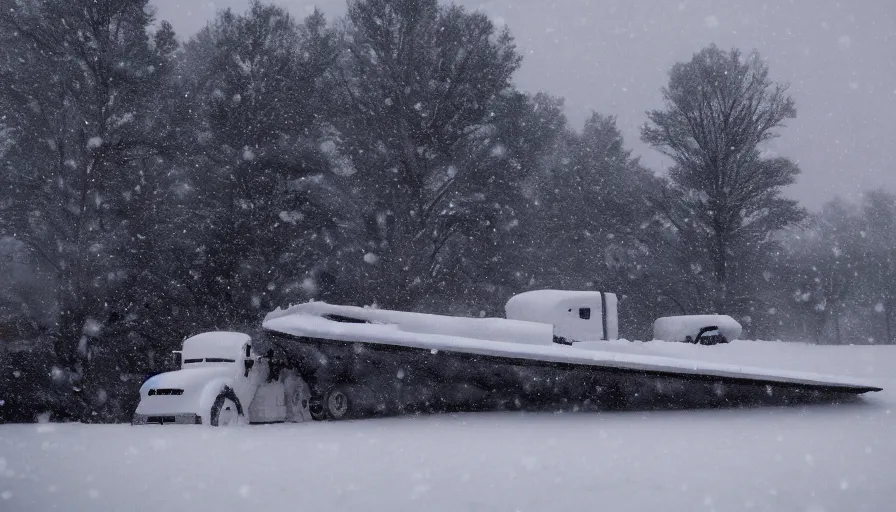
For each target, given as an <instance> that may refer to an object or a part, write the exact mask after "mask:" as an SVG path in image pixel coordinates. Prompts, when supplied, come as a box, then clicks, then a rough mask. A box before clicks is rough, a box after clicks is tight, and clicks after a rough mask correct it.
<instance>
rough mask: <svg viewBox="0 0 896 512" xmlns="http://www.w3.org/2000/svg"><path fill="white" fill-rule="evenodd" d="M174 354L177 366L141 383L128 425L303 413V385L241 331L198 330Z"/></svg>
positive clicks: (271, 418) (299, 417)
mask: <svg viewBox="0 0 896 512" xmlns="http://www.w3.org/2000/svg"><path fill="white" fill-rule="evenodd" d="M178 353H179V355H180V369H179V370H175V371H171V372H166V373H161V374H158V375H155V376H153V377H150V378H149V379H147V381H146V382H144V383H143V386H142V387H141V388H140V404H139V405H138V406H137V410H136V412H135V414H134V418H133V421H132V423H133V424H137V425H141V424H166V423H182V424H203V425H213V426H228V425H237V424H244V423H273V422H282V421H304V420H305V419H306V418H307V417H308V414H307V407H308V397H307V394H308V393H307V385H305V383H304V381H302V379H301V378H300V377H299V376H298V375H297V374H296V373H295V372H292V371H290V370H289V369H285V368H280V367H279V366H278V365H277V363H276V361H274V360H273V359H272V357H271V356H270V355H268V356H260V355H258V354H257V353H256V352H255V348H254V344H253V342H252V339H251V337H250V336H249V335H247V334H244V333H239V332H223V331H214V332H205V333H201V334H198V335H196V336H191V337H189V338H187V339H186V340H184V342H183V348H182V350H180V351H179V352H178Z"/></svg>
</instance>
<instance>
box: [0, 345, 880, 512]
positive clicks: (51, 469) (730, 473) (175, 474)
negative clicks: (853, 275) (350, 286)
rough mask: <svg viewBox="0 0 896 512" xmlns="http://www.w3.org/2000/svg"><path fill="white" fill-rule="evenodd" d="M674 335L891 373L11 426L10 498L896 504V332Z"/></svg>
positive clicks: (802, 361)
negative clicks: (210, 417)
mask: <svg viewBox="0 0 896 512" xmlns="http://www.w3.org/2000/svg"><path fill="white" fill-rule="evenodd" d="M650 345H652V344H650V343H648V344H644V346H639V345H638V344H630V345H627V347H628V349H630V350H635V351H637V350H646V349H648V348H649V347H650ZM672 345H673V344H664V345H662V346H661V348H660V349H659V350H672V351H674V352H681V351H684V352H687V353H691V352H694V353H696V352H697V351H696V350H692V349H703V350H701V351H699V352H700V353H701V354H703V355H704V356H706V358H707V359H710V360H720V361H726V362H728V363H730V362H731V358H739V357H741V356H744V357H746V358H747V359H748V360H749V362H750V363H751V364H759V365H765V366H769V365H775V366H780V367H782V368H785V369H790V370H794V371H809V372H825V373H843V374H847V375H850V376H852V377H855V378H860V379H869V380H874V381H877V382H880V383H881V384H882V385H883V387H884V388H885V389H884V391H883V392H880V393H873V394H870V395H866V398H865V399H864V400H863V401H862V402H860V403H855V404H849V405H838V406H801V407H773V408H772V407H766V408H754V409H739V410H696V411H695V410H692V411H651V412H641V411H627V412H614V413H606V412H605V413H590V412H589V413H576V412H566V413H519V412H513V413H510V412H506V413H477V414H472V413H471V414H457V415H429V416H428V415H423V416H406V417H397V418H385V419H372V420H359V421H350V422H336V423H317V422H313V423H305V424H283V425H264V426H261V425H259V426H243V427H236V428H231V429H214V428H212V427H207V426H174V425H166V426H147V427H131V426H129V425H105V426H97V425H77V424H58V425H54V424H40V425H5V426H0V510H2V511H4V512H19V511H49V510H65V511H93V510H128V511H135V512H142V511H147V512H150V511H151V512H156V511H158V510H192V511H197V512H204V511H215V512H221V511H231V510H232V511H245V510H328V511H350V510H351V511H354V510H389V511H419V510H427V511H459V510H465V511H466V510H471V511H486V510H488V511H491V510H499V511H517V510H519V511H556V510H591V509H595V508H599V509H600V510H613V511H650V512H655V511H663V512H678V511H682V512H684V511H688V512H690V511H712V510H716V511H769V512H770V511H785V510H786V511H800V512H821V511H825V512H838V511H844V512H852V511H886V510H893V504H894V503H896V471H894V461H896V442H894V440H896V392H894V390H896V346H811V345H804V344H797V343H772V342H746V341H740V342H738V344H732V345H731V346H725V347H693V346H672ZM714 348H723V349H725V350H722V351H716V350H712V349H714Z"/></svg>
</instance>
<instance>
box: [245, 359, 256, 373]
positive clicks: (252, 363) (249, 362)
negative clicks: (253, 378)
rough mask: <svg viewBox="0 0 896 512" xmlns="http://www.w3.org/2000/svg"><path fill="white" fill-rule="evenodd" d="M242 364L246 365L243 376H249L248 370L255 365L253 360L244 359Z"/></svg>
mask: <svg viewBox="0 0 896 512" xmlns="http://www.w3.org/2000/svg"><path fill="white" fill-rule="evenodd" d="M243 364H244V365H245V367H246V373H245V375H244V376H245V377H249V370H251V369H252V368H253V367H254V366H255V360H254V359H244V360H243Z"/></svg>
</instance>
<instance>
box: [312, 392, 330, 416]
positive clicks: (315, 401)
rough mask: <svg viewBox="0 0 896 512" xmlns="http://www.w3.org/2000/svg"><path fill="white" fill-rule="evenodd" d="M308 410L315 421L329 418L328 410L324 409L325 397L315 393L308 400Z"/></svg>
mask: <svg viewBox="0 0 896 512" xmlns="http://www.w3.org/2000/svg"><path fill="white" fill-rule="evenodd" d="M308 412H309V413H310V414H311V419H312V420H314V421H324V420H325V419H327V411H326V410H324V397H322V396H320V395H315V396H312V397H311V400H309V401H308Z"/></svg>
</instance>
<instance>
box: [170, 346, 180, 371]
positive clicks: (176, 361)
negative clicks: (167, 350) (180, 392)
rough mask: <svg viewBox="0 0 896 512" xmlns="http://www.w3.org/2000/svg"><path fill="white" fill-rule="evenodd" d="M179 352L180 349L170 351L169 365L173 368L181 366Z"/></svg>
mask: <svg viewBox="0 0 896 512" xmlns="http://www.w3.org/2000/svg"><path fill="white" fill-rule="evenodd" d="M181 354H182V352H181V351H180V350H172V351H171V366H172V367H173V368H180V367H181V366H182V363H181Z"/></svg>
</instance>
